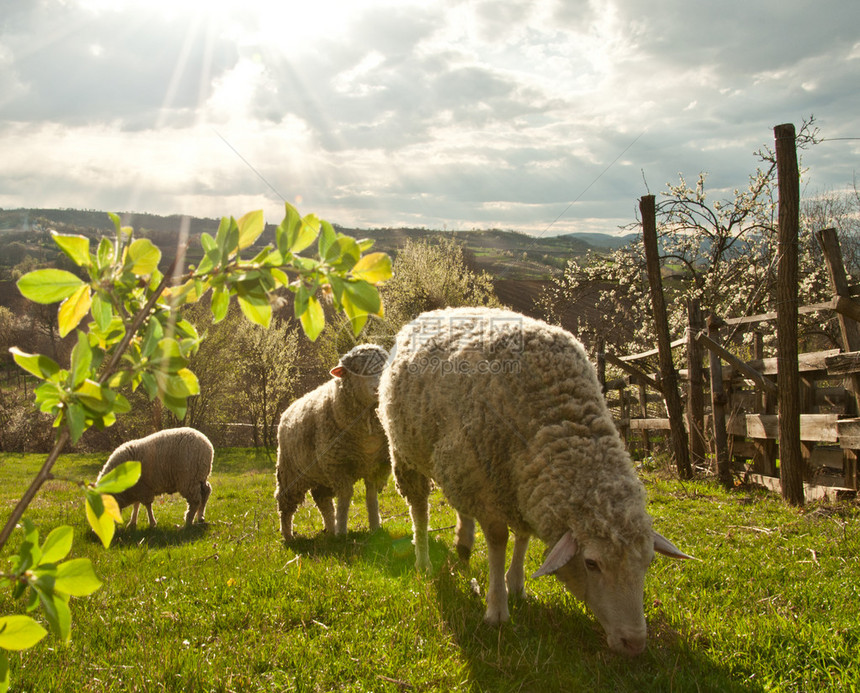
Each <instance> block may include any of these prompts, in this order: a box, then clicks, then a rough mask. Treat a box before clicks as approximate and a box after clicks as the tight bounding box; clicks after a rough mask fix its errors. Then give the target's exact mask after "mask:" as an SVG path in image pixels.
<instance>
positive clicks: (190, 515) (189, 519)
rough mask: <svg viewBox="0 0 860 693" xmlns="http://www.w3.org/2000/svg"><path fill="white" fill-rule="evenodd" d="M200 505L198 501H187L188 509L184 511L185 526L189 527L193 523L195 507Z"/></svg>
mask: <svg viewBox="0 0 860 693" xmlns="http://www.w3.org/2000/svg"><path fill="white" fill-rule="evenodd" d="M198 507H200V506H199V504H198V503H195V502H194V501H189V503H188V509H187V510H186V511H185V526H186V527H190V526H191V525H192V524H193V523H194V515H195V513H196V512H197V508H198Z"/></svg>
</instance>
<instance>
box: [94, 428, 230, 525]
mask: <svg viewBox="0 0 860 693" xmlns="http://www.w3.org/2000/svg"><path fill="white" fill-rule="evenodd" d="M214 455H215V451H214V449H213V448H212V443H210V442H209V439H208V438H207V437H206V436H205V435H203V434H202V433H200V431H197V430H195V429H193V428H167V429H165V430H163V431H159V432H158V433H153V434H152V435H149V436H146V437H145V438H140V439H138V440H130V441H128V442H127V443H123V444H122V445H120V446H119V447H118V448H117V449H116V450H114V451H113V453H112V454H111V456H110V457H109V458H108V461H107V462H106V463H105V466H104V467H102V470H101V472H99V476H98V478H99V479H101V478H102V477H103V476H104V475H105V474H107V473H108V472H109V471H110V470H112V469H114V468H115V467H117V466H118V465H120V464H121V463H123V462H129V461H132V460H136V461H138V462H140V479H138V481H137V483H136V484H135V485H134V486H132V487H131V488H128V489H126V490H125V491H120V492H119V493H115V494H113V495H114V498H116V502H117V504H118V505H119V507H120V509H122V508H124V507H126V506H127V505H131V504H132V503H133V504H134V510H132V513H131V520H130V521H129V527H131V528H132V529H134V528H135V527H136V526H137V512H138V510H140V504H141V503H143V505H145V506H146V514H147V515H148V517H149V526H150V527H155V526H156V524H157V522H156V521H155V515H153V514H152V501H153V500H154V499H155V497H156V496H158V495H160V494H162V493H179V494H181V495H182V497H183V498H184V499H185V500H186V502H187V503H188V510H187V511H186V513H185V526H186V527H190V526H191V524H192V522H193V520H194V516H195V515H196V516H197V520H198V522H205V519H204V517H203V513H204V512H205V510H206V501H207V500H209V495H210V494H211V493H212V487H211V486H210V485H209V481H208V478H209V474H210V472H211V471H212V458H213V457H214Z"/></svg>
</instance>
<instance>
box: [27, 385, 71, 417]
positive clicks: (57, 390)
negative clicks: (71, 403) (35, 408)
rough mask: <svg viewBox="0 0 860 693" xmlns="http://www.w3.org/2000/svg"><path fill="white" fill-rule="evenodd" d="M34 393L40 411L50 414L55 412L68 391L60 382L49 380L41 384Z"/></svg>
mask: <svg viewBox="0 0 860 693" xmlns="http://www.w3.org/2000/svg"><path fill="white" fill-rule="evenodd" d="M34 394H35V395H36V404H38V405H39V411H42V412H44V413H46V414H50V413H55V412H54V409H55V408H56V407H57V405H58V404H59V403H60V402H62V401H63V398H64V396H65V394H66V391H65V390H64V389H63V388H62V387H61V386H60V385H59V384H57V383H55V382H53V381H50V380H49V381H47V382H44V383H42V384H41V385H39V387H37V388H36V389H35V391H34Z"/></svg>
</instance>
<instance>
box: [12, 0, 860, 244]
mask: <svg viewBox="0 0 860 693" xmlns="http://www.w3.org/2000/svg"><path fill="white" fill-rule="evenodd" d="M859 27H860V2H858V1H857V0H830V1H829V2H824V3H822V2H818V1H817V0H816V1H812V0H810V1H808V2H807V1H805V0H754V1H753V2H749V1H748V0H745V1H744V2H739V1H737V0H724V1H722V2H715V1H713V0H665V1H658V2H654V3H641V2H638V0H591V1H586V0H500V1H492V0H462V1H458V0H450V1H442V2H427V1H425V2H410V1H408V0H392V1H390V2H389V1H386V0H372V1H370V2H362V1H361V0H302V1H301V2H295V1H294V0H278V1H273V0H242V1H241V2H227V1H223V0H220V1H219V0H127V1H126V0H0V152H2V156H0V207H3V208H7V209H8V208H14V207H62V208H66V207H71V208H80V209H99V210H109V211H117V212H123V211H137V212H152V213H157V214H191V215H195V216H204V217H213V218H216V217H220V216H222V215H231V214H232V215H234V216H239V215H241V214H243V213H244V212H246V211H249V210H252V209H259V208H263V209H265V211H266V217H267V220H269V221H273V222H278V221H280V219H281V217H282V215H283V200H288V201H290V202H291V203H293V204H296V205H297V206H298V208H299V211H300V212H302V213H303V214H304V213H307V212H314V213H317V214H319V215H320V216H322V217H323V218H326V219H328V220H330V221H332V222H335V223H339V224H342V225H344V226H350V227H359V228H373V227H379V226H400V225H406V226H423V227H427V228H434V229H443V228H444V229H449V230H459V229H471V228H490V227H498V228H505V229H517V230H521V231H526V232H528V233H534V234H545V235H555V234H558V233H566V232H570V231H583V232H584V231H606V232H613V231H615V230H616V229H617V227H618V226H619V225H621V224H625V223H628V222H630V221H632V220H633V219H634V218H635V209H636V204H637V199H638V198H639V197H640V196H641V195H643V194H646V193H647V192H649V191H650V192H651V193H655V194H656V193H659V192H660V191H661V190H662V189H664V188H665V185H666V183H667V182H668V181H676V180H677V176H678V174H679V173H683V174H684V175H685V176H686V177H687V178H688V179H690V180H694V179H695V177H696V175H697V174H698V173H699V171H707V172H708V173H709V183H710V186H712V187H713V188H714V189H715V190H720V189H722V190H725V191H731V190H732V189H733V188H736V187H743V186H744V185H745V184H746V182H747V176H748V175H749V173H750V172H751V171H753V170H754V168H755V166H756V159H755V157H754V156H753V152H754V151H755V150H757V149H759V148H760V147H761V146H762V145H764V144H770V143H772V141H773V126H774V125H777V124H780V123H785V122H792V123H795V124H797V125H798V126H799V125H800V123H801V121H802V119H803V118H807V117H809V116H810V115H812V114H814V116H815V118H816V120H817V123H818V125H819V127H820V130H821V131H820V135H821V136H822V137H824V138H828V140H830V141H827V142H824V143H822V144H820V145H818V146H816V147H814V148H813V149H812V150H811V151H809V152H806V153H805V154H804V164H805V165H806V166H808V167H809V169H810V170H809V172H808V175H807V179H806V182H805V186H806V187H805V191H806V193H807V194H816V193H819V192H822V191H832V190H840V189H845V188H847V187H849V186H851V185H852V184H853V180H854V176H855V173H856V170H857V167H858V161H860V157H858V154H860V141H856V140H853V141H852V140H850V139H838V138H852V137H854V138H860V28H859Z"/></svg>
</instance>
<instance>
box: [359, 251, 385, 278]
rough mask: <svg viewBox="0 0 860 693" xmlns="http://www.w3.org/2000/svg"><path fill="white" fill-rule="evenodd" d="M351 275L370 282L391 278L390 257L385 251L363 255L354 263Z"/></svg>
mask: <svg viewBox="0 0 860 693" xmlns="http://www.w3.org/2000/svg"><path fill="white" fill-rule="evenodd" d="M352 276H353V277H355V278H356V279H363V280H364V281H366V282H369V283H371V284H377V283H379V282H384V281H385V280H386V279H391V258H390V257H388V255H386V254H385V253H371V254H370V255H365V256H363V257H362V258H361V259H360V260H359V261H358V262H356V263H355V266H354V267H353V268H352Z"/></svg>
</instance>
